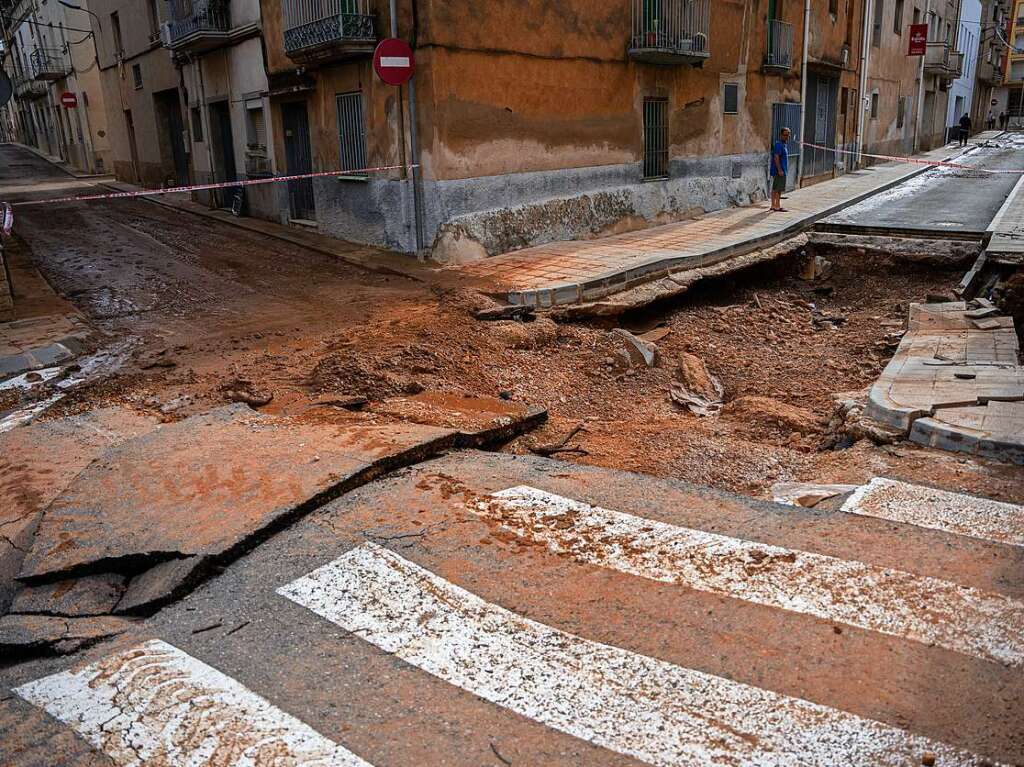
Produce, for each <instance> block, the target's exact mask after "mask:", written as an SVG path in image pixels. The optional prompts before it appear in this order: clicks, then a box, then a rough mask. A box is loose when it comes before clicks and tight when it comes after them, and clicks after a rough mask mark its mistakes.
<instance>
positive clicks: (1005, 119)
mask: <svg viewBox="0 0 1024 767" xmlns="http://www.w3.org/2000/svg"><path fill="white" fill-rule="evenodd" d="M1009 124H1010V115H1009V114H1008V113H1007V111H1006V110H1005V109H1004V110H1003V111H1002V112H1000V113H999V128H1000V129H1001V130H1006V126H1007V125H1009Z"/></svg>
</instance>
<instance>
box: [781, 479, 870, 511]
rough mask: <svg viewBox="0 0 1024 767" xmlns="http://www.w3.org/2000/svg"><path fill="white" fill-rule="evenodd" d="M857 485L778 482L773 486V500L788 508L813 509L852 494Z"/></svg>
mask: <svg viewBox="0 0 1024 767" xmlns="http://www.w3.org/2000/svg"><path fill="white" fill-rule="evenodd" d="M856 489H857V485H820V484H813V483H809V482H777V483H776V484H774V485H772V500H773V501H775V503H782V504H785V505H787V506H803V507H804V508H805V509H813V508H814V507H815V506H817V505H818V504H819V503H821V502H822V501H825V500H828V499H829V498H835V497H836V496H837V495H844V494H845V493H852V492H853V491H854V490H856Z"/></svg>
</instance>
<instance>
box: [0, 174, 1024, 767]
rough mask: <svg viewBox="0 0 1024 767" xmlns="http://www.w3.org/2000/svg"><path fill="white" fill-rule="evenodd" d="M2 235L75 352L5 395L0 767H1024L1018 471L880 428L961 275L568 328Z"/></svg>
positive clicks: (262, 253)
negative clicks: (879, 404) (886, 388)
mask: <svg viewBox="0 0 1024 767" xmlns="http://www.w3.org/2000/svg"><path fill="white" fill-rule="evenodd" d="M37 181H38V184H37V186H36V187H35V190H36V191H35V192H33V194H35V195H37V196H40V195H49V196H54V195H56V194H64V193H65V188H66V187H67V186H69V185H70V186H71V187H72V188H76V189H86V190H90V189H91V190H97V189H101V187H99V186H97V185H96V184H95V182H90V183H84V184H83V183H82V182H77V181H70V182H69V181H67V180H61V179H56V180H53V179H50V178H49V177H47V176H45V175H40V176H39V178H38V179H37ZM49 183H53V184H57V185H62V186H61V188H60V189H57V188H56V187H54V188H50V187H45V185H46V184H49ZM19 194H21V195H22V196H21V197H20V198H19V197H17V195H15V199H27V197H26V194H27V193H19ZM17 215H18V228H17V232H16V236H15V237H14V238H13V239H10V240H7V241H6V242H5V244H6V251H5V255H7V256H8V258H9V260H10V262H11V263H14V264H16V266H17V268H18V269H19V270H20V272H19V273H23V274H26V275H28V274H30V273H33V274H36V278H37V280H38V282H37V283H33V284H35V285H36V287H35V288H34V289H33V290H34V292H33V291H26V292H25V294H24V295H22V296H21V297H20V301H21V304H22V305H23V306H27V307H29V309H31V310H32V311H34V312H35V313H36V314H37V315H39V316H41V317H42V318H43V319H45V320H46V322H47V323H51V324H52V323H54V322H57V320H56V319H53V318H52V317H51V315H59V317H58V319H61V320H64V319H65V315H67V316H69V317H70V316H73V319H74V322H71V320H68V322H69V323H70V325H71V326H73V327H75V328H79V327H85V328H87V329H88V335H87V336H85V337H84V340H82V342H81V343H82V349H81V351H80V354H79V355H78V356H77V357H76V358H75V359H74V360H71V361H65V362H61V363H59V364H54V365H52V366H50V367H45V368H44V367H40V368H39V369H38V370H33V371H32V372H31V373H27V374H23V375H20V376H17V377H15V378H12V379H11V381H15V382H16V385H14V384H10V385H8V384H5V385H4V386H5V388H0V397H2V398H0V410H6V411H9V412H15V413H17V414H18V418H19V419H20V420H19V421H18V423H17V424H15V423H13V422H6V421H0V446H2V448H3V450H2V453H0V497H2V498H3V499H5V501H6V504H5V505H4V506H3V508H0V764H2V765H7V764H10V765H12V767H50V766H51V765H53V764H60V765H67V766H68V767H71V766H72V765H74V766H75V767H77V766H78V765H82V766H83V767H84V766H85V765H90V766H91V765H101V764H102V765H108V766H109V765H111V764H113V765H118V766H119V767H128V766H129V765H130V766H131V767H137V765H141V764H147V765H150V764H151V765H167V766H168V767H170V766H171V765H173V766H175V767H177V766H178V765H183V764H195V763H209V764H225V765H228V764H254V765H259V766H260V767H265V766H269V765H303V766H308V767H313V765H325V764H331V765H344V766H345V767H368V766H371V767H372V766H375V765H376V766H380V767H383V766H384V765H390V764H406V763H411V762H417V763H422V764H425V765H434V764H450V765H457V766H458V767H479V765H482V764H486V765H494V767H501V766H503V765H504V766H505V767H507V766H508V765H513V764H514V765H525V764H530V765H534V764H537V765H540V764H543V765H565V766H566V767H568V766H569V765H573V766H575V765H581V764H586V765H608V767H612V765H615V767H622V766H623V765H635V766H636V767H642V765H665V766H666V767H689V765H693V764H787V765H789V764H792V765H804V764H808V765H810V764H814V765H822V766H824V765H834V764H845V763H849V764H858V765H860V764H863V765H886V766H887V767H905V766H906V765H942V766H943V767H946V766H948V765H971V766H972V767H981V766H982V765H994V764H1003V763H1005V764H1018V763H1024V735H1022V731H1021V728H1020V726H1019V720H1020V716H1019V712H1020V711H1021V710H1022V707H1024V674H1022V669H1024V584H1022V581H1021V578H1020V573H1021V572H1022V567H1024V506H1020V505H1015V504H1020V503H1024V467H1022V466H1015V465H1012V464H1010V463H1000V462H996V461H992V460H988V459H985V458H980V457H977V456H974V455H966V454H963V453H954V452H943V451H939V450H935V449H930V448H925V447H921V446H919V445H916V444H913V443H911V442H908V441H905V440H903V439H900V438H899V437H898V436H894V435H893V434H892V433H891V432H889V431H886V430H885V429H884V428H882V427H881V426H880V425H879V424H877V423H875V422H872V421H870V419H865V418H863V412H864V409H865V407H866V401H867V392H868V387H869V386H870V385H871V384H872V383H873V382H875V381H876V380H877V379H878V378H879V376H880V374H881V373H882V371H883V369H884V368H886V365H887V363H889V361H890V360H891V359H892V358H893V355H894V353H895V352H896V351H897V348H902V347H901V346H900V345H901V342H902V340H903V338H904V336H905V333H906V331H907V327H908V325H907V323H908V309H909V307H910V305H911V304H912V303H920V302H928V301H930V302H932V303H933V304H935V305H937V306H943V305H944V303H937V302H945V301H946V300H947V299H949V297H950V294H951V291H952V288H953V286H954V285H956V284H957V283H958V282H959V280H960V279H961V277H962V275H963V272H964V270H965V268H966V267H967V266H968V265H969V263H970V261H971V260H973V257H972V256H971V254H970V253H969V251H965V252H964V253H962V252H960V251H956V252H953V251H948V250H944V251H943V252H942V254H941V257H938V256H934V254H931V253H925V254H924V255H923V256H922V254H921V252H919V250H920V249H918V251H915V250H914V249H913V248H907V247H905V243H904V246H901V247H893V248H892V249H891V250H887V249H886V247H884V243H883V244H882V245H879V243H878V242H877V241H872V242H871V243H870V244H871V247H866V246H864V241H863V240H861V241H853V240H844V239H843V238H842V237H839V238H835V237H833V238H831V239H827V240H821V241H817V242H808V241H807V240H806V239H805V238H800V239H799V245H798V246H794V247H793V248H792V249H790V250H788V251H786V250H785V249H783V251H781V252H785V253H786V254H785V255H781V256H779V258H778V259H776V260H774V261H772V262H770V263H764V264H761V265H759V266H756V267H751V268H747V269H746V270H744V271H740V272H737V273H734V274H731V275H728V276H725V277H719V278H717V279H713V280H712V279H709V280H706V281H704V282H700V283H698V284H696V285H695V286H694V287H692V288H691V289H690V291H689V292H688V293H686V294H684V295H682V296H681V297H677V298H674V299H672V300H671V301H664V302H662V303H660V304H655V305H651V306H648V307H647V308H645V309H644V310H642V311H635V312H633V313H630V314H626V315H623V316H619V317H615V318H609V317H604V318H590V319H575V320H572V321H568V320H565V319H564V318H562V319H561V321H557V322H556V321H555V319H553V318H552V317H551V316H546V315H544V314H534V313H533V312H531V311H523V310H521V309H514V308H512V307H508V306H506V305H504V304H502V303H500V302H499V301H497V300H496V299H495V298H494V297H493V296H490V295H488V293H487V285H486V284H485V283H479V284H469V283H466V282H463V281H460V280H459V279H458V278H457V276H454V275H453V272H452V271H447V270H444V269H430V268H426V267H424V266H422V265H412V264H411V265H409V268H408V269H404V270H403V269H396V267H395V263H396V262H395V261H394V260H393V259H392V260H388V261H381V262H380V264H379V265H378V266H379V268H372V269H371V268H363V267H361V266H358V265H355V264H353V263H351V262H346V261H342V260H340V259H338V258H335V257H332V256H329V255H325V254H324V253H323V252H320V250H316V249H313V248H310V247H304V246H303V245H300V244H296V243H295V242H290V241H286V240H284V239H280V238H278V237H272V236H269V235H268V234H267V233H266V232H263V233H256V232H253V231H248V230H245V229H242V228H239V227H238V226H232V225H231V224H230V223H226V222H223V221H219V220H214V219H211V218H210V217H208V216H200V215H195V214H193V213H191V212H189V211H188V210H186V209H182V208H175V207H171V206H169V205H166V204H158V203H154V202H149V201H142V200H110V201H102V202H93V203H77V204H69V205H61V206H60V207H48V206H26V207H22V208H18V214H17ZM268 231H269V230H268ZM282 231H287V230H282ZM282 236H283V235H282ZM858 243H860V244H858ZM325 247H326V246H325ZM346 247H349V248H350V251H349V252H350V253H351V254H352V255H353V259H354V260H357V261H358V260H359V259H356V258H355V256H357V255H358V256H362V255H365V256H366V258H365V260H366V261H368V262H370V263H373V262H374V254H373V253H372V252H371V251H369V250H366V252H365V253H362V252H361V251H360V249H359V248H358V247H357V246H346ZM925 250H927V248H925ZM965 253H966V255H965ZM384 264H387V266H386V267H385V266H384ZM47 286H52V288H51V287H47ZM44 288H46V289H45V290H44ZM961 310H964V309H963V307H961ZM24 311H28V309H25V310H24ZM983 313H984V312H983ZM982 319H983V320H984V319H989V318H987V317H985V318H982ZM1005 319H1006V318H1001V319H1000V321H1003V320H1005ZM990 321H992V320H990ZM997 324H998V323H997ZM1005 332H1006V333H1010V335H1011V336H1012V330H1005ZM907 337H911V336H907ZM69 343H70V342H69ZM1012 346H1013V348H1014V349H1016V345H1012ZM1007 348H1009V346H1007ZM787 483H788V484H787ZM800 483H814V485H815V486H814V487H813V488H811V487H808V486H807V485H806V484H800ZM825 484H827V485H828V487H824V488H823V487H820V486H821V485H825ZM936 488H943V489H944V491H943V492H939V491H938V490H936ZM816 494H820V495H816ZM965 494H974V495H965ZM975 495H976V496H985V498H984V499H981V498H978V497H975ZM773 501H775V502H773ZM782 501H787V502H792V503H791V504H790V505H784V504H783V503H782Z"/></svg>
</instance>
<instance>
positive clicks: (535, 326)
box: [488, 317, 558, 349]
mask: <svg viewBox="0 0 1024 767" xmlns="http://www.w3.org/2000/svg"><path fill="white" fill-rule="evenodd" d="M488 332H489V333H490V334H491V336H492V337H493V338H495V339H497V340H498V341H500V342H501V343H502V344H504V345H505V346H507V347H508V348H510V349H538V348H540V347H543V346H547V345H548V344H550V343H552V342H553V341H555V340H556V339H557V338H558V325H557V324H556V323H555V322H554V321H553V320H550V319H548V318H547V317H538V318H537V319H535V320H534V321H533V322H527V323H523V322H515V321H501V322H494V323H491V324H490V325H489V326H488Z"/></svg>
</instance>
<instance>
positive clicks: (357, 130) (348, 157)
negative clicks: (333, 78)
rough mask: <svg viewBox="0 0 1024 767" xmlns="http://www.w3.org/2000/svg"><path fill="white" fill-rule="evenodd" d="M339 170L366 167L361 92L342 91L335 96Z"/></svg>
mask: <svg viewBox="0 0 1024 767" xmlns="http://www.w3.org/2000/svg"><path fill="white" fill-rule="evenodd" d="M337 104H338V143H339V147H340V149H341V165H340V170H360V169H362V168H365V167H366V127H365V126H364V124H363V94H362V92H358V91H357V92H356V93H342V94H340V95H339V96H338V97H337Z"/></svg>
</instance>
